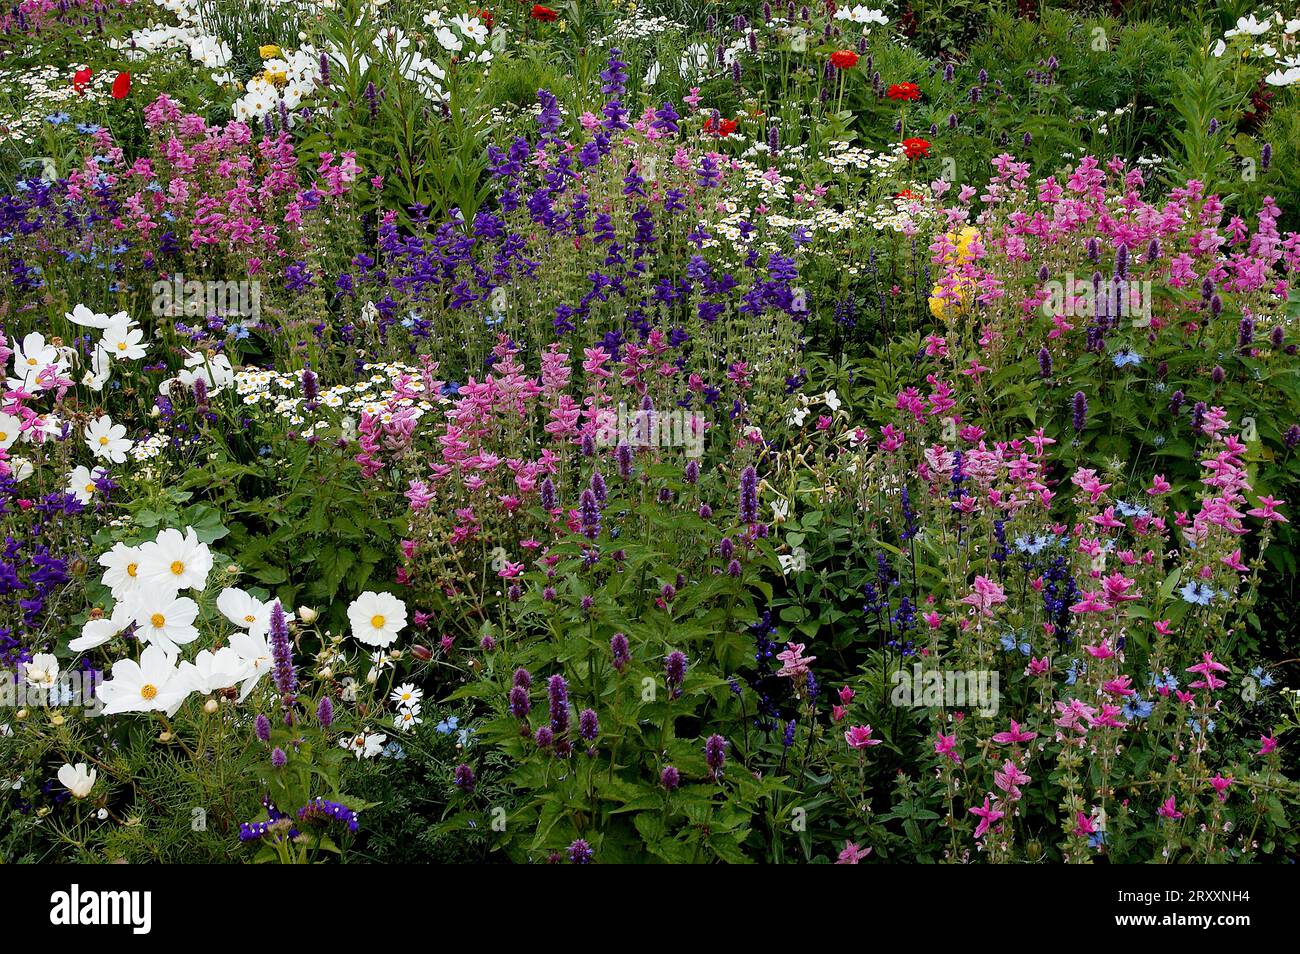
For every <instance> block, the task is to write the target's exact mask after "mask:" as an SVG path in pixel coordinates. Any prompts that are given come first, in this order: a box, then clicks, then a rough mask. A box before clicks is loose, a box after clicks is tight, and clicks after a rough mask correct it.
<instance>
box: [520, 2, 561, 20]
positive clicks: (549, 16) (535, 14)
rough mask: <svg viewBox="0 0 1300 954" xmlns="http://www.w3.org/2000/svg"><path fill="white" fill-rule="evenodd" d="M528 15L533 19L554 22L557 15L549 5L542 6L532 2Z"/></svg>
mask: <svg viewBox="0 0 1300 954" xmlns="http://www.w3.org/2000/svg"><path fill="white" fill-rule="evenodd" d="M528 15H529V16H530V17H532V18H533V19H534V20H541V21H542V22H543V23H554V22H555V20H556V18H557V17H558V16H559V14H558V13H556V12H555V11H554V10H552V9H551V8H550V7H544V6H542V5H541V4H540V3H534V4H533V9H532V11H531V12H530V13H529V14H528Z"/></svg>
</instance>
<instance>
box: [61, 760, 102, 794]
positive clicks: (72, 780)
mask: <svg viewBox="0 0 1300 954" xmlns="http://www.w3.org/2000/svg"><path fill="white" fill-rule="evenodd" d="M96 774H97V773H96V772H95V770H94V769H88V768H87V767H86V763H85V762H78V763H77V764H76V765H75V766H74V765H71V764H68V763H66V762H65V763H64V764H63V767H62V768H60V769H59V784H60V785H62V786H63V787H64V788H66V789H67V790H68V791H69V792H71V793H72V797H73V798H85V797H86V796H87V795H89V794H90V790H91V789H92V788H94V787H95V776H96Z"/></svg>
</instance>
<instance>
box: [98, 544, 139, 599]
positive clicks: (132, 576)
mask: <svg viewBox="0 0 1300 954" xmlns="http://www.w3.org/2000/svg"><path fill="white" fill-rule="evenodd" d="M140 561H141V554H140V548H139V547H128V546H127V545H126V544H125V543H115V544H113V549H111V550H109V551H108V552H107V553H101V554H100V555H99V561H98V562H99V565H100V566H102V567H103V568H104V576H103V583H104V585H105V586H107V587H108V588H109V589H110V590H112V591H113V598H114V599H116V600H123V599H125V598H126V597H128V596H131V595H132V594H133V593H138V592H140V590H141V588H142V584H141V580H140Z"/></svg>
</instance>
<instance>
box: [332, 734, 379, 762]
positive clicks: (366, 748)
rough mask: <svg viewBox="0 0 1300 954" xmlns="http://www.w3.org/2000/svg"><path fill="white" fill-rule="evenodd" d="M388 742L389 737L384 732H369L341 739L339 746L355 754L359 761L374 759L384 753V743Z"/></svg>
mask: <svg viewBox="0 0 1300 954" xmlns="http://www.w3.org/2000/svg"><path fill="white" fill-rule="evenodd" d="M387 741H388V736H386V735H384V734H383V733H382V732H376V733H374V734H371V733H369V732H358V733H357V734H356V735H351V736H347V737H346V738H342V739H339V745H341V746H343V748H345V749H347V750H348V751H349V752H351V753H353V754H354V755H355V756H356V757H357V759H358V761H359V760H361V759H363V758H367V759H373V758H374V757H375V756H376V755H378V754H379V753H380V752H382V751H384V743H385V742H387Z"/></svg>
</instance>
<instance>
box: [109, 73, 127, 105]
mask: <svg viewBox="0 0 1300 954" xmlns="http://www.w3.org/2000/svg"><path fill="white" fill-rule="evenodd" d="M130 92H131V74H130V73H118V74H117V79H115V80H113V98H114V99H126V97H127V94H129V93H130Z"/></svg>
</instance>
